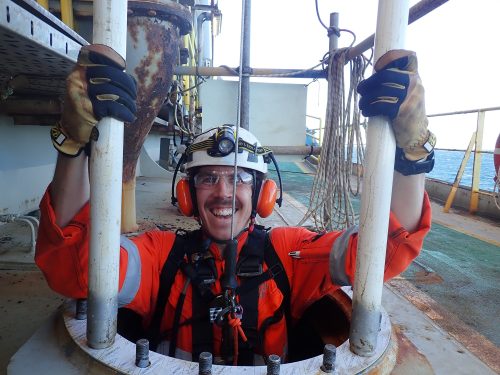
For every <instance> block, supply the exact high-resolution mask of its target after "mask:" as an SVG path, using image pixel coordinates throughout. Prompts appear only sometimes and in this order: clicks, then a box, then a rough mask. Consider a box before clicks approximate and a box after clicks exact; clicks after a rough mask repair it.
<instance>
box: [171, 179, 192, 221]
mask: <svg viewBox="0 0 500 375" xmlns="http://www.w3.org/2000/svg"><path fill="white" fill-rule="evenodd" d="M175 194H176V195H177V203H178V205H179V210H181V212H182V213H183V214H184V215H185V216H193V212H194V209H193V201H192V200H191V192H190V190H189V180H188V179H187V178H181V179H180V180H179V182H178V183H177V186H176V187H175Z"/></svg>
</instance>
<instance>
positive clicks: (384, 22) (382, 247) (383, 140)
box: [349, 0, 409, 356]
mask: <svg viewBox="0 0 500 375" xmlns="http://www.w3.org/2000/svg"><path fill="white" fill-rule="evenodd" d="M408 1H409V0H379V7H378V15H377V30H376V34H375V56H374V57H375V59H374V61H377V60H378V59H379V58H380V57H381V56H382V55H383V54H384V53H385V52H387V51H389V50H391V49H401V48H404V44H405V39H406V26H407V24H408ZM395 148H396V142H395V138H394V133H393V131H392V129H391V126H390V124H389V122H388V120H387V118H385V117H381V116H378V117H372V118H370V120H369V122H368V131H367V146H366V158H365V161H366V165H365V173H364V176H363V179H364V180H363V192H362V196H361V213H360V223H359V241H358V250H357V257H356V275H355V280H354V281H355V282H354V294H353V313H352V321H351V332H350V336H349V340H350V347H351V351H353V352H354V353H355V354H357V355H360V356H370V355H372V354H373V352H374V351H375V348H376V344H377V334H378V331H379V327H380V305H381V299H382V287H383V277H384V265H385V251H386V246H387V230H388V227H389V211H390V205H391V193H392V179H393V172H394V153H395Z"/></svg>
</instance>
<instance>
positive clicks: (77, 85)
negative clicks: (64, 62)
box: [51, 44, 137, 156]
mask: <svg viewBox="0 0 500 375" xmlns="http://www.w3.org/2000/svg"><path fill="white" fill-rule="evenodd" d="M124 69H125V60H124V59H123V58H122V57H121V56H120V55H119V54H118V53H117V52H116V51H114V50H113V49H112V48H110V47H108V46H105V45H100V44H93V45H89V46H84V47H82V49H81V50H80V54H79V55H78V61H77V65H76V67H75V68H74V69H73V71H72V72H71V73H70V75H69V76H68V78H67V79H66V95H65V99H64V107H63V113H62V116H61V121H60V122H59V124H57V126H56V127H54V128H52V129H51V138H52V143H53V144H54V147H55V148H56V149H57V150H58V151H59V152H61V153H63V154H65V155H69V156H76V155H78V154H79V153H80V152H81V150H82V149H83V148H84V147H85V145H86V144H87V143H88V142H89V141H90V140H91V139H93V140H97V138H98V136H99V133H98V131H97V128H96V127H95V125H96V124H97V122H98V121H99V120H100V119H101V118H103V117H108V116H109V117H114V118H116V119H118V120H122V121H125V122H132V121H134V120H135V114H136V112H137V107H136V104H135V100H136V97H137V94H136V92H137V84H136V82H135V80H134V78H133V77H132V76H130V75H129V74H127V73H125V72H124V71H123V70H124Z"/></svg>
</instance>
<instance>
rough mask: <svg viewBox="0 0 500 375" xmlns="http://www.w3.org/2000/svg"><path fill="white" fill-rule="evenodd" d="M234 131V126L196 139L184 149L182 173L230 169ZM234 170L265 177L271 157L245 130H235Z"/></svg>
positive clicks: (218, 129)
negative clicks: (217, 167) (210, 167)
mask: <svg viewBox="0 0 500 375" xmlns="http://www.w3.org/2000/svg"><path fill="white" fill-rule="evenodd" d="M235 132H236V128H235V127H234V125H222V126H220V127H218V128H213V129H210V130H208V131H206V132H204V133H202V134H200V135H198V136H197V137H196V138H195V139H194V141H193V143H192V144H191V145H189V147H188V148H187V149H186V152H185V155H186V160H187V161H186V170H189V169H191V168H195V167H202V166H205V165H224V166H234V151H235V149H236V147H235V146H236V142H235V140H236V136H235ZM237 144H238V150H239V152H238V160H237V165H238V167H242V168H248V169H253V170H255V171H257V172H261V173H267V163H269V159H268V157H267V156H266V155H268V154H270V153H271V150H270V149H269V148H267V147H262V145H261V144H260V142H259V141H258V140H257V138H255V136H254V135H253V134H252V133H250V132H249V131H248V130H246V129H243V128H239V129H238V142H237Z"/></svg>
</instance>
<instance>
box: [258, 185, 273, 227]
mask: <svg viewBox="0 0 500 375" xmlns="http://www.w3.org/2000/svg"><path fill="white" fill-rule="evenodd" d="M277 195H278V187H277V186H276V182H274V180H265V181H264V182H262V187H261V189H260V194H259V200H258V202H257V214H258V215H259V216H260V217H262V218H264V217H268V216H269V215H271V213H272V212H273V209H274V205H275V204H276V196H277Z"/></svg>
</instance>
